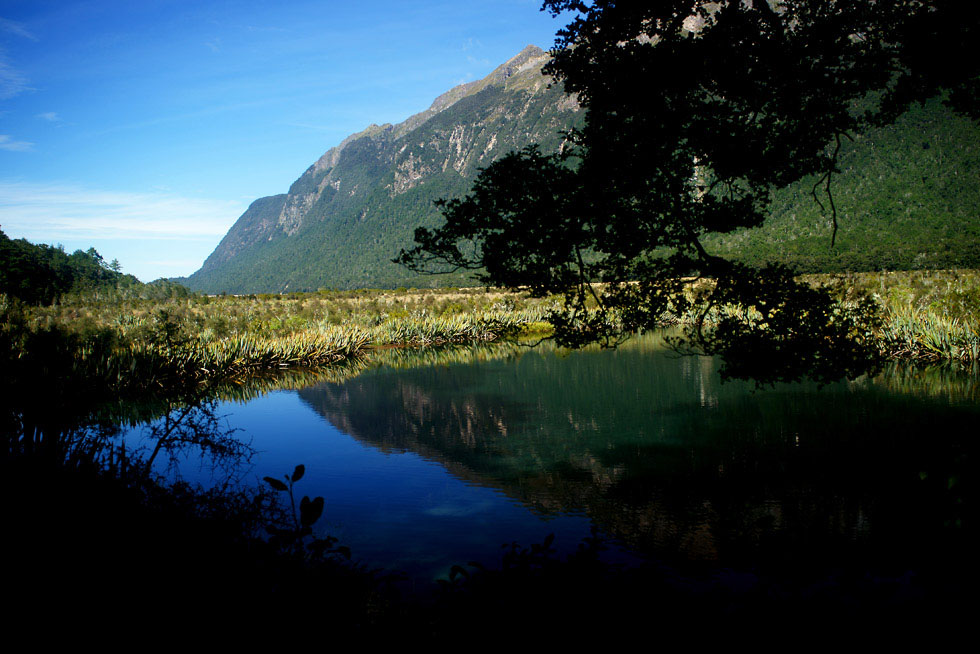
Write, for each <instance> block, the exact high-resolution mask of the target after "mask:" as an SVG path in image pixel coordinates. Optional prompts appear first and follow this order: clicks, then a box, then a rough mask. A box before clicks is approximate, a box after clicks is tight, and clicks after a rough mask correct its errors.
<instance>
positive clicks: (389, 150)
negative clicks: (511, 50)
mask: <svg viewBox="0 0 980 654" xmlns="http://www.w3.org/2000/svg"><path fill="white" fill-rule="evenodd" d="M547 58H548V57H547V55H546V54H545V53H544V52H543V51H542V50H541V49H540V48H536V47H534V46H528V47H527V48H525V49H524V50H522V51H521V52H520V53H519V54H518V55H517V56H516V57H514V58H513V59H511V60H509V61H508V62H506V63H505V64H503V65H502V66H500V67H498V68H497V69H496V70H494V71H493V72H492V73H491V74H490V75H489V76H488V77H486V78H485V79H483V80H480V81H477V82H471V83H469V84H464V85H461V86H458V87H456V88H454V89H452V90H451V91H449V92H448V93H446V94H444V95H442V96H440V97H439V98H437V99H436V100H435V102H433V104H432V106H431V107H430V108H429V109H428V110H427V111H425V112H422V113H421V114H417V115H415V116H412V117H411V118H409V119H408V120H406V121H405V122H403V123H401V124H399V125H380V126H378V125H372V126H371V127H369V128H368V129H366V130H364V131H363V132H360V133H359V134H354V135H352V136H349V137H348V138H346V139H345V140H344V141H343V142H342V143H341V144H340V145H339V146H337V147H335V148H332V149H331V150H329V151H328V152H327V153H326V154H324V155H323V156H322V157H321V158H320V159H319V160H318V161H317V162H316V163H315V164H313V165H312V166H310V168H309V169H307V171H306V172H305V173H303V175H302V176H301V177H300V178H299V179H298V180H296V181H295V182H294V183H293V185H292V186H291V187H290V189H289V192H288V193H287V194H285V195H277V196H273V197H267V198H261V199H260V200H256V201H255V202H254V203H253V204H252V205H251V206H250V207H249V209H248V210H247V211H246V212H245V213H244V214H243V215H242V217H241V218H240V219H239V220H238V222H237V223H236V224H235V225H234V226H233V227H232V228H231V230H230V231H229V232H228V234H227V235H226V236H225V238H224V239H223V240H222V241H221V243H220V244H219V245H218V247H217V249H215V251H214V253H212V254H211V256H210V257H208V259H207V261H205V262H204V266H203V267H202V268H201V269H200V270H199V271H197V272H196V273H194V274H193V275H192V276H190V277H189V278H187V280H186V283H187V284H188V285H189V286H190V287H191V288H193V289H195V290H202V291H207V292H221V291H227V292H229V293H241V292H278V291H297V290H316V289H317V288H352V287H365V286H375V287H376V286H422V285H425V286H431V285H451V284H459V283H464V282H466V278H465V277H464V276H462V275H448V276H439V277H424V278H420V277H419V276H417V275H416V274H414V273H411V272H410V271H408V270H406V269H405V268H403V267H401V266H398V265H395V264H393V263H391V262H390V260H391V259H392V258H393V257H394V256H395V255H396V254H398V251H399V249H400V248H402V247H405V246H407V245H409V244H410V243H411V242H412V237H413V234H414V232H415V228H416V227H418V226H419V225H427V226H434V225H436V224H438V223H439V221H440V220H441V218H440V216H439V212H438V211H437V209H436V208H435V207H434V206H433V200H435V199H437V198H440V197H451V196H454V195H459V194H463V193H465V192H466V191H467V190H468V189H469V187H470V184H471V183H472V181H473V179H474V177H475V176H476V173H477V171H478V170H479V169H480V168H481V167H484V166H486V165H488V164H489V163H490V162H491V161H493V160H494V159H496V158H498V157H500V156H502V155H504V154H506V153H507V152H509V151H511V150H514V149H519V148H521V147H523V146H524V145H526V144H528V143H534V142H538V143H541V144H542V147H543V148H544V149H546V150H555V149H557V148H559V147H560V146H561V142H562V135H561V134H562V133H563V132H564V131H565V130H567V129H568V128H569V127H571V126H573V125H574V124H575V122H576V121H577V120H580V119H581V112H580V111H579V110H578V105H577V104H576V103H575V102H574V100H572V99H571V98H569V97H568V96H566V95H565V94H564V93H563V92H562V90H561V88H560V86H556V87H554V88H548V81H549V80H548V79H547V78H545V77H543V76H542V75H541V66H542V65H543V64H544V62H545V61H547Z"/></svg>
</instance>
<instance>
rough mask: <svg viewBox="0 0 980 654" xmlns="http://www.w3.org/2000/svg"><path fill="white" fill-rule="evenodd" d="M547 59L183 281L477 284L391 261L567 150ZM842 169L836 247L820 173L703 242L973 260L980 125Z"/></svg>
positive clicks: (755, 258)
mask: <svg viewBox="0 0 980 654" xmlns="http://www.w3.org/2000/svg"><path fill="white" fill-rule="evenodd" d="M547 59H548V56H547V54H546V53H545V52H543V51H542V50H541V49H540V48H537V47H535V46H528V47H526V48H525V49H524V50H522V51H521V52H520V53H519V54H518V55H517V56H515V57H514V58H512V59H510V60H509V61H507V62H506V63H504V64H503V65H501V66H499V67H498V68H497V69H496V70H494V71H493V72H492V73H490V75H488V76H487V77H486V78H484V79H482V80H479V81H475V82H470V83H468V84H463V85H460V86H457V87H455V88H453V89H452V90H450V91H448V92H447V93H444V94H443V95H441V96H439V97H438V98H436V99H435V101H434V102H433V103H432V106H430V107H429V109H427V110H426V111H423V112H422V113H419V114H416V115H414V116H412V117H410V118H408V119H407V120H406V121H404V122H402V123H399V124H398V125H388V124H386V125H371V126H370V127H368V128H367V129H365V130H364V131H362V132H359V133H357V134H353V135H351V136H349V137H347V138H346V139H344V140H343V141H342V142H341V143H340V144H339V145H338V146H336V147H334V148H331V149H330V150H328V151H327V152H326V153H325V154H324V155H323V156H322V157H320V159H319V160H317V162H316V163H314V164H313V165H312V166H310V167H309V168H308V169H307V170H306V172H304V173H303V175H302V176H300V178H299V179H297V180H296V181H295V182H294V183H293V185H292V186H291V187H290V188H289V191H288V192H287V193H285V194H281V195H274V196H271V197H265V198H260V199H258V200H256V201H255V202H253V203H252V205H251V206H250V207H249V208H248V210H247V211H246V212H245V213H244V214H242V216H241V217H240V218H239V219H238V221H237V222H236V223H235V225H234V226H233V227H232V228H231V230H229V232H228V234H227V235H226V236H225V237H224V238H223V239H222V241H221V243H220V244H219V245H218V247H217V248H216V249H215V251H214V252H213V253H212V254H211V256H209V257H208V259H207V260H206V261H205V262H204V265H203V266H202V268H201V269H200V270H198V271H197V272H195V273H194V274H193V275H191V276H190V277H188V278H186V279H181V280H180V281H181V282H182V283H184V284H186V285H187V286H189V287H190V288H192V289H193V290H197V291H205V292H210V293H218V292H222V291H225V292H229V293H257V292H282V291H301V290H316V289H318V288H362V287H397V286H447V285H461V284H471V283H472V281H471V280H470V279H469V278H468V277H467V276H465V275H464V274H452V275H440V276H421V275H417V274H414V273H412V272H410V271H408V270H407V269H405V268H402V267H400V266H397V265H395V264H393V263H391V262H390V260H391V259H392V258H393V257H394V256H395V255H397V254H398V252H399V250H400V249H401V248H403V247H407V246H410V245H411V244H412V243H413V234H414V231H415V228H416V227H419V226H426V227H433V226H436V225H438V224H440V223H441V220H442V219H441V217H440V215H439V213H438V211H437V210H436V208H435V207H434V206H433V200H436V199H438V198H449V197H455V196H460V195H463V194H465V193H466V192H467V191H468V190H469V188H470V186H471V183H472V181H473V179H474V178H475V176H476V174H477V173H478V171H479V169H480V168H482V167H485V166H487V165H488V164H489V163H490V162H492V161H493V160H495V159H497V158H498V157H500V156H502V155H504V154H506V153H507V152H509V151H511V150H517V149H520V148H521V147H523V146H525V145H527V144H529V143H533V142H537V143H540V144H541V145H542V148H543V149H544V150H546V151H547V150H552V151H554V150H557V149H559V148H560V147H561V146H562V143H563V137H562V133H563V131H564V130H567V129H568V128H570V127H573V126H576V125H579V124H581V122H582V121H583V120H584V112H583V111H580V109H579V106H578V105H577V103H576V102H575V101H574V99H573V98H571V97H569V96H567V95H565V94H564V93H563V91H562V89H561V88H560V85H555V86H554V87H549V79H548V78H546V77H544V76H543V75H542V73H541V66H542V65H543V64H544V63H545V62H546V61H547ZM839 161H840V173H839V174H837V175H835V177H834V185H833V193H834V199H835V202H836V206H837V208H838V220H839V223H840V232H839V233H838V236H837V244H836V247H835V248H834V249H831V248H830V221H829V217H828V215H829V214H828V213H827V212H826V211H823V210H821V208H820V206H819V205H818V204H817V203H816V202H814V199H813V195H812V189H813V185H814V182H815V181H816V180H814V179H811V180H802V181H801V182H799V183H797V184H794V185H792V186H790V187H787V188H785V189H780V190H778V191H776V192H775V194H774V197H773V205H772V212H771V213H772V215H771V218H770V219H769V220H767V221H766V224H765V225H764V226H763V227H761V228H758V229H752V230H741V231H738V232H735V233H733V234H726V235H712V236H709V237H707V238H706V239H705V245H706V247H708V248H709V249H710V250H712V251H714V252H716V253H719V254H722V255H724V256H730V257H733V258H736V259H740V260H743V261H746V262H748V263H753V264H759V263H763V262H766V261H773V260H775V261H782V262H785V263H789V264H791V265H794V266H796V267H797V268H798V269H800V270H801V271H804V272H836V271H846V270H855V271H856V270H879V269H915V268H949V267H980V218H978V216H980V183H978V182H980V128H978V127H977V125H976V124H974V123H973V122H971V121H970V120H967V119H964V118H961V117H958V116H956V115H954V114H952V113H951V112H950V111H949V110H948V109H946V108H945V107H944V106H943V105H942V104H941V103H940V102H938V101H937V100H933V101H930V102H928V103H926V104H925V105H924V106H921V107H918V106H917V107H915V108H913V109H912V110H910V111H909V112H907V113H906V114H905V115H903V116H902V117H901V118H900V119H899V120H898V121H897V122H896V123H895V124H893V125H889V126H886V127H883V128H880V129H876V130H872V131H869V132H867V133H865V134H859V135H854V137H853V141H846V142H845V143H844V146H843V148H842V150H841V156H840V159H839ZM822 201H823V203H824V205H825V206H826V205H827V198H826V197H823V198H822Z"/></svg>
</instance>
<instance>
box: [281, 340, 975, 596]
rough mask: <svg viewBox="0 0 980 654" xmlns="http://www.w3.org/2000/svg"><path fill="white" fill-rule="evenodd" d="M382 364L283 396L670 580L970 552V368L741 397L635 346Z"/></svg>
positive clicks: (813, 574) (705, 371)
mask: <svg viewBox="0 0 980 654" xmlns="http://www.w3.org/2000/svg"><path fill="white" fill-rule="evenodd" d="M522 352H523V353H524V354H523V356H522ZM399 357H400V359H399V362H400V363H401V364H402V365H401V367H400V368H398V369H393V368H388V367H381V368H376V369H372V370H369V371H366V372H365V373H363V374H361V375H359V376H357V377H354V378H352V379H349V380H348V381H346V382H344V383H342V384H333V383H325V384H319V385H316V386H313V387H309V388H306V389H301V390H300V391H299V395H300V397H301V398H302V399H303V400H304V402H306V403H307V404H308V405H309V406H310V407H312V408H313V409H315V410H316V411H317V413H319V414H320V415H322V416H324V417H325V418H326V419H327V420H328V421H329V422H330V423H331V424H333V425H334V426H336V427H337V428H338V429H339V430H340V431H342V432H344V433H347V434H350V435H351V436H352V437H354V438H355V439H357V440H359V441H360V442H362V443H365V444H368V445H370V446H371V447H374V448H377V449H378V450H380V451H383V452H393V453H394V452H413V453H416V454H418V455H421V456H422V457H424V458H426V459H428V460H431V461H436V462H438V463H439V464H440V465H442V466H443V467H444V468H445V469H446V470H448V471H450V472H451V473H452V474H453V475H454V476H456V477H458V478H461V479H464V480H466V481H467V482H469V483H472V484H478V485H484V486H488V487H491V488H495V489H498V490H500V491H502V492H503V493H505V494H507V495H508V496H510V497H512V498H514V499H515V500H518V501H519V502H520V503H522V504H523V505H525V506H528V507H531V508H532V509H533V510H534V511H536V512H538V513H540V514H542V515H562V514H568V513H584V514H585V515H587V516H588V517H589V518H590V519H591V520H592V521H593V523H594V524H595V525H597V526H599V527H600V528H601V530H602V532H603V533H606V534H609V535H611V536H613V537H615V538H617V539H619V540H621V541H622V542H624V543H626V544H627V545H628V546H629V547H630V548H631V549H632V550H633V551H636V552H640V553H642V554H644V555H646V556H647V557H649V558H650V559H651V560H654V561H658V562H662V563H667V564H669V565H670V566H672V567H674V568H676V569H678V570H682V571H686V572H685V574H688V573H690V574H700V573H713V572H717V571H718V570H720V569H726V570H727V569H730V570H741V571H747V572H749V573H751V574H752V575H754V576H755V577H756V578H780V579H786V578H787V577H788V576H799V577H805V578H811V579H822V578H826V576H827V575H832V574H836V573H837V572H839V571H841V570H849V571H851V572H852V573H854V574H872V575H881V576H885V577H902V576H903V575H909V574H914V575H919V576H920V577H921V576H929V577H930V578H932V579H937V580H938V579H942V580H950V579H956V578H957V577H958V575H959V574H960V573H961V572H962V569H963V566H965V565H966V564H967V563H968V562H969V561H970V560H971V559H972V551H973V548H974V547H975V545H976V540H975V528H976V523H975V520H974V517H973V515H972V514H971V511H972V507H974V506H975V498H974V497H973V492H974V491H973V488H974V481H973V474H974V467H975V465H976V463H975V462H976V460H977V451H976V450H977V440H976V436H975V433H976V428H975V425H976V424H977V422H978V418H980V402H978V401H977V400H978V398H980V394H978V388H980V387H978V377H977V374H976V371H971V370H958V371H957V370H952V369H950V368H948V367H940V366H933V367H922V366H918V367H917V366H914V365H908V364H892V365H890V366H888V368H887V369H886V370H885V371H884V372H883V373H882V374H881V375H879V376H877V377H875V378H874V379H860V380H858V381H855V382H850V383H841V384H836V385H831V386H828V387H825V388H822V389H818V388H817V387H816V386H810V385H798V386H789V385H786V386H777V387H776V388H774V389H772V390H759V391H756V390H754V389H753V387H751V386H750V385H746V384H739V383H734V382H733V383H727V384H721V383H719V382H718V376H717V369H716V368H717V365H716V363H715V362H714V361H712V360H710V359H707V358H700V359H698V358H677V357H676V356H674V355H673V354H672V353H671V352H670V351H669V350H666V349H664V348H663V347H662V346H661V345H660V343H659V341H657V340H656V339H654V338H643V339H636V340H635V341H634V342H633V343H632V344H630V345H629V346H627V347H624V348H622V349H621V350H619V351H616V352H608V351H606V352H599V351H586V352H580V353H576V354H573V355H569V356H564V357H563V356H556V355H555V353H553V352H546V351H540V350H536V351H530V352H527V351H526V350H522V349H520V348H515V347H514V346H504V347H503V348H502V349H501V350H500V357H499V358H495V357H493V356H486V352H484V353H483V356H482V358H480V359H478V360H477V361H475V362H474V363H475V364H476V365H474V363H471V361H473V359H470V358H468V357H467V354H466V353H465V352H458V351H453V352H449V353H446V354H444V355H443V354H440V353H436V352H428V353H425V354H424V355H423V356H422V357H420V362H419V363H420V365H417V366H414V367H413V366H410V365H405V363H406V358H408V357H409V355H408V353H399ZM457 358H459V360H460V361H459V364H458V365H457V361H456V359H457ZM971 567H972V566H971Z"/></svg>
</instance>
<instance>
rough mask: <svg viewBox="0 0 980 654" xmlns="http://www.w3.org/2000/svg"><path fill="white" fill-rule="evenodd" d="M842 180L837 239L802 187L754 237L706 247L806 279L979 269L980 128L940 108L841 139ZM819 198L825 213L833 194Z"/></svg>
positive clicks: (789, 191)
mask: <svg viewBox="0 0 980 654" xmlns="http://www.w3.org/2000/svg"><path fill="white" fill-rule="evenodd" d="M839 167H840V169H841V174H840V175H839V176H835V178H834V184H833V194H834V201H835V202H836V204H837V212H838V224H839V231H838V233H837V243H836V246H835V247H834V248H833V249H831V248H830V238H831V223H830V217H829V216H830V214H829V212H828V211H821V209H820V206H819V205H818V204H817V203H816V202H815V201H814V199H813V195H812V194H811V192H812V190H813V184H814V182H815V181H816V180H815V179H812V180H804V181H802V182H801V183H799V184H795V185H793V186H790V187H788V188H785V189H781V190H779V191H777V192H776V193H775V197H774V200H773V206H772V217H771V218H770V219H769V220H767V221H766V224H765V225H764V226H763V227H761V228H757V229H751V230H743V231H741V232H737V233H735V234H729V235H725V236H715V237H712V238H709V239H707V243H708V245H709V246H710V249H712V250H714V251H715V252H717V253H720V254H723V255H726V256H733V257H736V258H739V259H742V260H743V261H746V262H748V263H756V264H758V263H762V262H764V261H767V260H775V261H782V262H785V263H788V264H791V265H793V266H794V267H796V268H798V269H799V270H801V271H802V272H839V271H848V270H851V271H868V270H910V269H921V268H955V267H968V268H978V267H980V129H978V127H977V125H976V124H974V123H973V121H971V120H969V119H966V118H961V117H959V116H957V115H955V114H953V113H952V112H951V111H950V110H949V109H946V108H945V107H944V106H943V105H942V104H941V103H940V102H939V101H936V100H933V101H930V102H928V103H927V104H926V105H925V106H923V107H915V108H913V109H912V110H910V111H908V112H907V113H906V114H905V115H903V116H902V117H901V118H899V120H898V121H897V122H896V123H895V124H894V125H889V126H888V127H884V128H881V129H876V130H873V131H871V132H868V133H866V134H858V135H855V136H854V142H853V143H852V142H849V141H844V144H843V146H842V148H841V156H840V163H839ZM818 197H819V198H820V200H821V202H823V204H824V205H825V206H828V202H827V198H826V195H825V194H823V193H822V192H818Z"/></svg>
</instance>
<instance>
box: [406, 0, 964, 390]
mask: <svg viewBox="0 0 980 654" xmlns="http://www.w3.org/2000/svg"><path fill="white" fill-rule="evenodd" d="M544 9H547V10H550V11H551V12H552V13H553V14H555V15H560V14H563V13H565V12H571V17H572V20H571V23H570V24H569V25H568V26H567V27H566V28H565V29H564V30H562V31H560V32H559V33H558V38H557V40H556V47H555V50H554V51H553V52H552V55H553V59H552V61H551V62H550V63H549V64H548V65H547V66H546V68H545V72H547V73H549V74H551V75H552V76H554V78H555V79H556V80H558V81H560V82H561V83H563V84H564V88H565V90H566V92H568V93H573V94H576V96H577V98H578V101H579V102H580V103H581V105H582V106H583V107H584V108H585V109H586V111H587V121H586V124H585V127H584V128H582V129H581V130H578V131H574V132H572V133H570V134H569V135H568V138H567V141H566V146H565V147H564V148H563V149H562V151H561V153H559V154H543V153H541V152H540V151H539V150H538V149H537V148H535V147H529V148H526V149H525V150H523V151H521V152H517V153H511V154H510V155H508V156H506V157H504V158H503V159H501V160H499V161H498V162H496V163H494V164H492V165H491V166H489V167H488V168H486V169H484V170H483V171H482V173H481V175H480V176H479V178H478V179H477V181H476V183H475V185H474V187H473V189H472V191H471V193H470V194H469V195H468V196H466V197H465V198H463V199H453V200H448V201H445V200H443V201H440V206H441V207H442V210H443V213H444V216H445V218H446V223H445V225H443V226H442V227H440V228H438V229H435V230H429V229H419V230H417V231H416V235H415V238H416V242H417V244H418V245H417V247H415V248H414V249H411V250H409V251H402V252H401V254H400V255H399V257H398V259H396V261H399V262H401V263H403V264H405V265H407V266H409V267H410V268H412V269H415V270H419V271H424V272H445V271H446V270H447V269H451V270H459V269H471V270H474V271H478V272H477V276H478V278H479V279H481V281H483V282H485V283H488V284H492V285H500V286H507V287H522V288H526V289H528V290H529V291H530V292H531V293H532V294H534V295H538V296H541V295H546V294H550V293H561V294H564V297H565V303H564V306H563V307H562V308H561V309H559V310H556V311H555V312H554V313H553V315H552V316H551V319H552V321H553V323H554V324H555V327H556V331H555V338H556V339H557V340H558V341H559V342H560V343H562V344H565V345H572V346H576V345H581V344H583V343H586V342H592V341H597V340H598V341H601V342H605V343H611V342H614V341H615V340H616V338H617V337H618V336H619V335H620V334H622V333H624V332H629V331H632V330H637V329H644V328H650V327H653V326H655V325H656V324H658V323H659V322H660V321H661V320H662V318H663V316H664V314H665V313H674V314H678V313H681V314H683V313H687V314H688V315H689V316H693V320H692V321H691V322H692V324H691V325H690V327H689V328H688V329H687V330H686V331H685V337H684V338H683V339H679V340H678V343H677V345H678V346H679V347H682V348H689V349H691V350H693V351H699V352H706V353H711V354H718V355H720V356H721V357H722V359H723V361H724V367H723V370H722V373H723V375H726V376H734V377H747V378H754V379H756V380H757V381H759V382H761V383H768V382H773V381H778V380H797V379H801V378H805V377H809V378H814V379H817V380H821V381H827V380H831V379H838V378H841V377H854V376H856V375H858V374H860V373H862V372H864V371H866V370H868V369H870V368H872V367H873V365H874V362H875V354H874V348H873V347H872V346H871V344H870V342H869V339H868V334H869V330H871V329H872V328H873V326H874V321H875V310H874V307H873V305H872V304H871V303H870V302H865V303H862V304H857V305H851V306H844V305H842V304H839V303H836V302H834V301H832V299H831V297H830V295H829V293H828V291H826V290H822V289H815V288H812V287H810V286H808V285H806V284H804V283H802V282H800V281H798V280H796V279H795V277H794V274H793V271H791V270H789V269H787V268H785V267H783V266H780V265H775V264H772V265H768V266H766V267H763V268H752V267H747V266H745V265H741V264H738V263H735V262H732V261H728V260H726V259H723V258H720V257H718V256H716V255H713V254H712V253H711V252H709V251H708V250H707V249H706V248H705V247H704V245H703V244H702V237H703V236H704V235H706V234H709V233H713V232H714V233H725V232H731V231H733V230H736V229H739V228H743V227H753V226H758V225H760V224H762V223H763V221H764V220H765V218H766V216H767V210H768V205H769V202H770V198H771V193H772V190H773V189H775V188H780V187H783V186H786V185H788V184H791V183H793V182H797V181H799V180H801V179H803V178H807V177H810V178H811V179H813V180H815V182H816V183H815V184H814V186H813V197H814V200H815V201H816V202H819V203H821V206H823V207H824V209H825V212H826V214H827V218H828V221H830V222H831V223H832V224H833V226H834V233H835V235H836V223H837V208H836V205H835V203H834V199H833V180H834V175H835V174H836V173H837V168H836V163H837V155H838V153H839V151H840V146H841V143H842V142H843V140H845V139H848V138H850V135H851V134H854V133H856V132H860V131H861V130H862V129H865V128H866V127H869V126H872V125H881V124H888V123H889V122H892V121H894V120H895V118H897V116H898V115H900V114H901V113H902V112H903V111H904V110H905V109H906V108H907V107H908V106H909V105H910V104H911V103H912V102H917V101H918V102H922V101H924V100H926V99H928V98H931V97H934V96H936V95H943V97H944V98H945V100H946V101H947V102H948V103H949V104H951V105H952V106H953V107H954V108H955V109H957V110H958V111H961V112H963V113H966V114H967V115H971V116H973V117H974V118H977V117H978V106H980V103H978V102H977V95H978V94H977V88H978V84H977V79H978V75H980V64H978V58H977V57H976V56H975V52H974V48H973V46H972V45H971V42H970V40H971V38H973V37H974V36H975V35H976V27H977V25H978V19H977V18H978V10H977V8H976V6H975V3H972V2H968V1H966V0H935V1H931V2H930V1H924V0H897V1H894V2H874V1H872V0H834V1H825V0H770V2H765V1H762V0H727V1H721V2H707V1H704V0H658V1H645V2H640V1H637V2H622V1H620V2H614V1H612V0H595V1H594V2H582V1H579V0H546V2H545V3H544ZM828 245H829V246H830V247H833V239H832V241H831V243H829V244H828ZM593 282H602V284H600V285H596V284H593ZM614 315H615V316H616V319H615V320H612V319H611V317H612V316H614ZM709 316H710V320H709V319H708V318H709Z"/></svg>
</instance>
